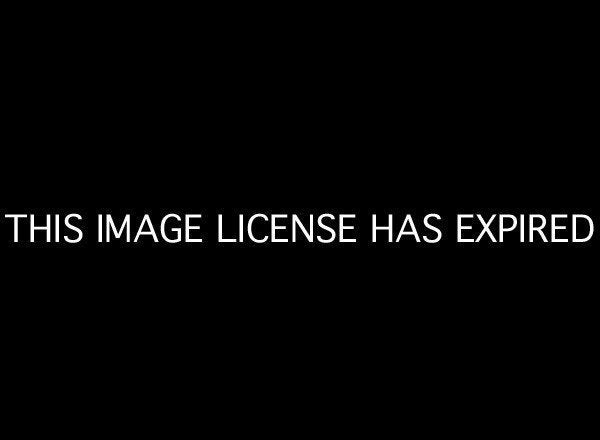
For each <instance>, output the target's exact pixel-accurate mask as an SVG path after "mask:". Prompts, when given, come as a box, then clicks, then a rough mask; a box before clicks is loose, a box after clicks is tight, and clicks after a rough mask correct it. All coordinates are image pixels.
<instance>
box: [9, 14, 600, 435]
mask: <svg viewBox="0 0 600 440" xmlns="http://www.w3.org/2000/svg"><path fill="white" fill-rule="evenodd" d="M52 12H57V11H52ZM153 12H157V11H153ZM163 12H164V11H163ZM247 12H248V14H247V13H246V12H240V11H239V10H237V9H236V11H233V10H232V11H228V12H227V13H225V14H224V15H223V14H221V15H216V14H215V13H214V12H212V11H211V12H207V11H204V12H195V13H193V14H190V15H188V14H186V13H184V12H183V11H180V12H177V13H175V15H173V16H171V15H170V14H169V15H167V14H166V13H165V15H164V16H163V14H162V12H161V14H159V15H160V18H156V16H155V15H152V17H150V16H147V15H146V13H145V12H144V13H141V12H140V11H137V12H136V13H133V14H127V15H126V14H125V13H124V12H122V13H119V14H114V16H112V15H111V16H110V17H107V18H102V19H100V18H99V17H100V15H97V14H100V12H97V13H96V12H95V13H94V14H92V15H85V19H83V18H82V16H78V18H77V19H75V18H74V19H66V22H65V23H63V22H62V21H57V20H50V19H48V16H46V17H45V16H44V14H43V13H41V14H40V16H36V17H35V19H34V18H33V15H36V14H34V13H33V12H32V11H30V12H28V14H26V15H25V16H23V17H24V19H25V20H24V21H19V23H18V24H16V25H15V26H14V29H10V30H8V31H7V39H6V44H5V52H4V55H3V66H4V67H3V70H4V72H3V73H4V74H5V79H4V80H3V85H4V87H3V96H4V99H3V110H4V111H3V124H2V125H3V133H4V136H3V137H4V142H3V156H4V158H3V160H2V173H1V176H2V177H1V179H2V201H1V202H2V205H1V206H2V213H3V214H4V213H5V212H31V213H42V212H43V213H67V212H79V213H83V214H86V215H87V216H89V215H92V214H94V213H96V212H105V211H107V210H110V211H113V212H124V211H131V212H151V213H153V214H155V215H158V214H160V213H163V212H169V211H175V212H179V213H186V212H190V213H202V214H204V215H205V216H206V217H208V218H210V217H211V216H214V215H215V214H216V213H217V212H222V211H229V212H237V211H239V210H243V211H246V212H252V211H256V212H288V213H292V212H294V213H319V212H325V211H328V212H334V213H335V212H356V213H359V215H361V243H360V244H359V245H348V246H342V245H338V246H331V247H326V248H323V247H321V248H317V247H291V246H285V245H283V246H275V245H273V246H268V247H262V248H252V247H244V248H234V249H232V248H227V249H225V248H218V247H216V246H214V245H210V244H207V245H206V246H199V247H175V248H164V247H158V248H154V247H152V246H138V247H129V248H128V247H126V246H124V247H117V248H115V247H111V248H102V247H98V246H95V245H94V244H93V243H88V244H83V245H81V246H76V247H63V246H54V247H53V246H39V247H35V248H31V247H27V246H23V247H20V246H10V245H9V243H8V242H7V240H4V242H3V245H2V254H3V257H5V258H3V263H2V264H3V270H2V273H3V278H4V282H3V284H4V285H5V286H6V287H5V288H3V289H2V291H3V295H2V301H3V303H4V304H3V307H2V311H3V314H4V315H5V319H3V324H4V327H5V331H4V338H3V339H4V341H5V347H6V348H5V355H6V356H5V358H6V362H5V365H7V366H8V367H9V370H10V373H9V374H8V375H7V376H6V382H7V384H8V385H9V386H10V388H11V389H13V388H14V389H15V393H14V394H11V396H14V397H11V404H10V408H11V412H12V413H13V414H15V415H20V416H23V414H31V410H32V409H34V408H35V409H38V410H40V411H39V412H40V413H41V414H45V415H46V417H47V418H45V419H44V420H47V421H46V422H44V423H49V424H52V425H57V426H63V423H67V424H71V423H73V420H74V419H77V420H78V421H83V422H88V423H86V425H87V426H88V427H89V426H99V427H107V426H109V425H112V422H113V421H123V420H128V421H131V420H133V421H134V425H136V426H138V427H148V426H150V427H152V428H153V429H158V426H157V425H160V426H163V427H165V428H166V429H167V430H168V431H171V430H174V429H176V428H180V427H181V426H183V425H184V424H183V422H184V421H191V422H192V423H193V424H201V426H198V427H200V428H202V427H203V426H204V425H203V423H205V420H207V419H208V420H210V421H212V422H213V423H214V422H216V423H217V424H218V425H219V426H221V427H222V429H225V430H230V429H239V428H242V429H251V428H255V427H256V428H261V429H266V428H269V429H273V428H274V427H275V426H276V425H278V424H279V423H281V422H283V423H282V424H283V426H284V427H285V428H286V429H287V430H286V431H282V432H288V431H290V430H291V431H295V430H298V429H306V430H308V432H314V431H313V430H312V429H313V428H312V427H313V426H315V422H317V423H318V422H323V421H328V422H330V423H329V426H330V428H329V429H331V430H332V431H331V432H337V430H340V429H344V428H350V429H357V430H358V429H359V428H363V429H365V430H366V431H365V432H372V431H373V430H375V429H383V428H384V427H386V426H387V425H388V424H389V423H391V424H392V426H395V427H396V428H399V427H400V428H401V427H403V426H407V427H408V425H404V424H403V423H405V422H401V421H402V420H407V419H408V420H410V421H412V422H413V423H416V424H418V425H420V426H421V427H422V428H423V429H426V430H431V429H440V428H441V429H455V428H460V429H465V428H467V427H469V428H471V429H473V428H474V427H475V425H477V424H478V423H481V422H483V425H484V426H485V427H486V428H487V429H488V430H490V429H491V430H497V429H507V430H509V432H512V431H510V430H511V429H512V428H511V427H512V426H514V423H515V422H522V421H525V420H528V421H532V420H533V421H534V423H532V424H531V426H532V428H533V429H540V427H548V426H551V427H553V428H556V429H557V428H558V426H557V425H559V424H560V425H561V426H563V427H566V428H568V429H573V424H572V423H573V419H572V418H571V416H572V415H573V414H576V415H577V417H578V418H579V420H580V421H581V420H583V419H584V418H585V417H586V414H588V411H589V409H586V408H587V405H586V403H585V402H586V396H589V395H590V394H591V393H592V390H593V389H595V388H594V385H593V381H592V375H591V372H592V371H593V369H594V366H595V365H596V364H595V363H594V362H592V359H593V356H592V355H593V348H594V347H593V341H594V339H595V338H596V336H597V327H598V326H597V322H596V320H595V314H596V310H597V304H596V301H595V299H594V297H593V295H594V293H595V290H597V289H596V287H595V284H594V283H593V281H595V279H594V269H595V266H596V262H597V253H596V247H597V238H595V239H594V242H593V243H590V244H587V245H560V244H559V245H552V246H544V245H541V246H522V245H521V246H518V245H515V244H508V245H506V246H486V245H482V246H460V245H458V244H456V243H455V242H454V241H455V240H454V238H455V236H454V225H453V218H454V216H455V215H456V214H457V213H460V212H477V213H487V214H490V213H512V214H518V213H530V212H531V213H545V214H549V213H585V214H588V215H592V216H593V217H594V218H595V220H596V221H597V212H598V211H597V208H596V207H595V205H596V203H595V200H596V199H595V195H594V193H593V188H594V187H595V186H596V184H595V180H596V179H595V178H594V177H595V174H594V161H593V159H592V154H593V152H592V147H593V146H594V145H596V144H597V135H596V133H595V130H594V128H595V121H596V118H597V108H596V107H595V102H596V101H597V85H596V84H595V82H594V81H593V78H595V77H597V69H596V68H595V66H594V65H593V54H594V52H593V49H594V47H593V46H592V44H591V43H592V40H591V39H589V38H590V36H589V35H588V33H591V32H592V29H591V28H589V27H588V26H587V25H586V24H585V23H584V22H583V21H582V19H581V18H580V17H575V18H569V17H567V16H566V15H565V16H563V17H561V19H560V20H559V21H556V19H553V20H550V19H549V18H543V17H542V16H541V15H540V14H539V13H536V14H532V15H527V17H526V18H524V17H525V13H524V11H521V13H520V14H516V15H514V16H513V15H510V14H509V16H506V15H504V14H500V11H496V12H494V13H487V12H483V11H481V13H480V15H477V13H476V12H475V11H469V14H466V11H445V12H441V11H427V12H425V13H420V14H416V13H414V12H412V11H404V12H397V11H395V12H393V13H392V12H385V11H380V12H376V13H374V14H371V13H369V14H367V13H366V11H353V12H354V14H351V15H347V14H346V13H344V14H338V13H332V14H328V15H327V17H326V18H325V14H324V11H321V13H319V14H308V16H307V15H306V14H303V13H301V11H295V12H293V13H284V12H283V11H281V12H280V13H276V12H275V11H272V10H270V11H269V13H268V14H267V13H266V12H265V11H262V12H261V11H255V10H253V11H247ZM305 12H306V11H305ZM338 12H339V11H338ZM446 12H448V13H449V12H453V13H454V15H446ZM538 12H539V11H538ZM69 13H70V14H73V13H74V12H73V11H70V12H69ZM250 13H253V14H251V15H249V14H250ZM75 14H76V13H75ZM278 14H280V15H278ZM470 14H474V15H470ZM184 16H185V18H184ZM69 17H70V15H69ZM102 17H104V15H102ZM257 17H259V18H260V19H259V18H257ZM517 17H518V18H517ZM63 18H65V16H64V15H63ZM375 212H376V213H380V214H387V213H395V214H405V213H413V214H423V213H428V212H438V213H440V214H441V215H443V217H444V219H445V220H446V221H447V225H448V227H447V228H445V229H444V233H445V238H444V241H443V243H441V244H440V245H438V246H420V247H417V246H413V245H411V244H410V243H407V244H406V245H401V246H394V247H377V248H376V247H374V246H371V245H369V244H368V238H369V234H368V229H367V228H366V225H368V223H364V221H365V220H368V218H369V215H370V214H371V213H375ZM363 229H366V232H365V231H363ZM3 233H5V231H3ZM4 237H6V235H4ZM54 411H56V412H58V413H61V414H63V416H62V417H54V416H52V414H53V412H54ZM36 413H38V412H36ZM40 417H41V416H40ZM173 417H174V418H173ZM40 420H41V419H40ZM92 423H93V424H92ZM578 425H579V423H578ZM48 426H50V425H48ZM133 429H139V428H135V427H134V428H133Z"/></svg>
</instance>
